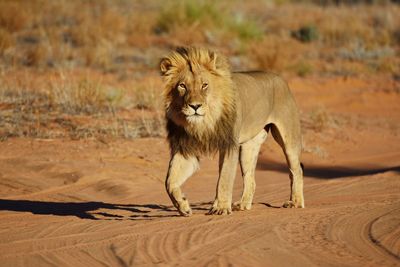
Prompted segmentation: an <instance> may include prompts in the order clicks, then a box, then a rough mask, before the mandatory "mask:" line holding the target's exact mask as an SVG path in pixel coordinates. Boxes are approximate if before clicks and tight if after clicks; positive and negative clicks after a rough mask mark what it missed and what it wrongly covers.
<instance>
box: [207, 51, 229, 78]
mask: <svg viewBox="0 0 400 267" xmlns="http://www.w3.org/2000/svg"><path fill="white" fill-rule="evenodd" d="M209 56H210V63H209V66H210V69H211V70H212V71H213V72H214V73H216V74H221V73H222V72H225V71H227V70H229V65H228V63H227V61H226V58H225V57H224V56H220V55H218V54H217V53H216V52H213V51H210V52H209Z"/></svg>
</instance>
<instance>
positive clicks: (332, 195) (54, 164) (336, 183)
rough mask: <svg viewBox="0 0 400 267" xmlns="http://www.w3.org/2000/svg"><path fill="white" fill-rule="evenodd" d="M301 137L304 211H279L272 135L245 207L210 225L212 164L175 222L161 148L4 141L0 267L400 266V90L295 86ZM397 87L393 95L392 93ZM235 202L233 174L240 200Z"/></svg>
mask: <svg viewBox="0 0 400 267" xmlns="http://www.w3.org/2000/svg"><path fill="white" fill-rule="evenodd" d="M290 85H291V87H292V88H293V91H294V93H295V96H296V99H297V102H298V103H299V106H300V108H301V110H302V111H303V114H305V113H306V112H308V111H311V110H313V109H314V108H317V107H323V109H324V110H326V112H327V114H328V115H329V116H332V118H336V117H338V118H340V121H339V122H335V123H334V124H333V125H330V126H329V127H327V128H326V129H323V130H322V131H321V132H314V131H312V130H309V129H305V134H304V140H305V145H306V149H305V152H304V153H303V162H304V164H305V166H306V171H305V200H306V208H305V209H282V208H277V207H279V206H280V205H281V204H282V203H283V202H284V201H285V200H287V198H288V196H289V179H288V174H287V171H286V166H285V163H284V157H283V155H282V153H281V151H280V149H279V147H278V146H277V145H276V144H275V143H274V142H273V141H272V138H271V139H269V140H268V141H267V142H266V143H265V144H264V145H263V147H262V151H261V153H260V158H259V162H258V166H257V173H256V181H257V190H256V195H255V199H254V206H253V209H252V210H251V211H246V212H234V213H233V214H232V215H230V216H206V215H204V214H205V213H206V212H207V209H208V208H209V207H210V203H211V201H212V200H213V198H214V194H215V185H216V181H217V179H216V178H217V162H216V160H215V159H207V158H205V159H203V160H202V164H201V170H200V171H199V172H198V173H196V174H195V176H194V177H192V178H191V179H190V180H189V181H188V182H187V183H186V184H185V186H184V192H185V193H186V195H187V196H188V198H189V200H190V201H191V203H192V207H193V209H194V215H193V216H192V217H189V218H184V217H179V216H178V213H177V212H176V210H175V209H174V208H173V207H172V206H171V203H170V200H169V198H168V196H167V194H166V192H165V190H164V178H165V174H166V170H167V164H168V156H169V153H168V145H167V143H166V142H165V140H164V139H161V138H158V139H138V140H134V141H122V140H119V141H112V142H110V143H109V144H104V143H101V142H98V141H94V140H89V141H88V140H86V141H85V140H81V141H68V140H31V139H9V140H7V141H5V142H2V143H0V266H104V265H106V266H141V265H146V266H153V265H181V266H205V265H210V266H228V265H232V266H400V223H399V222H400V142H399V141H400V140H399V134H400V131H399V129H400V128H399V125H400V105H399V104H398V103H400V94H399V93H398V92H396V91H395V90H394V89H393V87H395V86H396V85H394V84H392V83H391V82H388V81H385V80H383V81H376V82H375V83H371V82H370V81H363V80H347V81H345V80H340V79H337V80H316V79H314V80H309V81H304V80H300V79H294V80H292V81H291V82H290ZM397 86H398V85H397ZM240 193H241V178H240V177H239V175H238V176H237V180H236V185H235V191H234V200H237V199H238V198H239V196H240Z"/></svg>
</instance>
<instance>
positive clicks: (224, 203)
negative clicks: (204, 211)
mask: <svg viewBox="0 0 400 267" xmlns="http://www.w3.org/2000/svg"><path fill="white" fill-rule="evenodd" d="M238 155H239V153H238V149H234V150H232V151H230V152H220V155H219V179H218V185H217V195H216V197H215V200H214V204H213V206H212V208H211V209H210V211H209V212H208V214H218V215H227V214H231V213H232V190H233V183H234V181H235V175H236V168H237V163H238V157H239V156H238Z"/></svg>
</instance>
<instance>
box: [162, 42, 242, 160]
mask: <svg viewBox="0 0 400 267" xmlns="http://www.w3.org/2000/svg"><path fill="white" fill-rule="evenodd" d="M160 69H161V74H162V76H163V77H164V81H165V90H164V97H165V111H166V118H167V130H168V133H169V135H168V136H169V140H170V143H171V148H172V149H178V151H180V152H182V153H183V154H192V152H193V153H194V154H199V153H210V152H213V151H216V150H218V149H223V148H230V147H231V146H232V145H233V143H235V141H234V140H233V136H232V135H233V133H232V130H233V125H234V122H235V119H236V111H235V91H234V89H233V87H232V80H231V75H230V70H229V66H228V64H227V61H226V59H225V58H224V57H222V56H219V55H217V54H216V53H215V52H213V51H209V50H207V49H203V48H194V47H188V48H178V49H176V51H174V52H172V53H171V54H170V55H169V56H167V57H165V58H163V59H162V60H161V63H160Z"/></svg>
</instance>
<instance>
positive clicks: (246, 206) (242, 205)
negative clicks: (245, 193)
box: [233, 201, 252, 210]
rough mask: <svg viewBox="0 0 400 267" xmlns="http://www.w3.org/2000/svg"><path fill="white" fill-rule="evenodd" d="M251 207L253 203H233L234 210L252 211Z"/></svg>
mask: <svg viewBox="0 0 400 267" xmlns="http://www.w3.org/2000/svg"><path fill="white" fill-rule="evenodd" d="M251 205H252V203H251V202H242V201H237V202H235V203H233V210H250V209H251Z"/></svg>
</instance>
